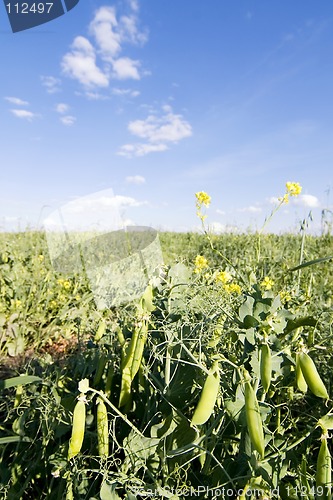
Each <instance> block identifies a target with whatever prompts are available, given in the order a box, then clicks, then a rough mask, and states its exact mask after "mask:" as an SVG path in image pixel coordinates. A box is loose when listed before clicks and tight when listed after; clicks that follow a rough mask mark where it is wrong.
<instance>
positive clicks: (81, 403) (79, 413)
mask: <svg viewBox="0 0 333 500" xmlns="http://www.w3.org/2000/svg"><path fill="white" fill-rule="evenodd" d="M85 423H86V403H85V396H84V394H80V396H79V400H78V402H77V403H76V405H75V408H74V412H73V423H72V436H71V439H70V441H69V448H68V460H70V459H71V458H73V457H75V456H76V455H77V454H78V453H80V451H81V448H82V443H83V438H84V428H85Z"/></svg>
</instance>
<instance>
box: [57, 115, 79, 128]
mask: <svg viewBox="0 0 333 500" xmlns="http://www.w3.org/2000/svg"><path fill="white" fill-rule="evenodd" d="M60 121H61V123H63V124H64V125H66V126H67V127H71V126H72V125H74V123H75V122H76V118H75V116H71V115H66V116H62V117H61V118H60Z"/></svg>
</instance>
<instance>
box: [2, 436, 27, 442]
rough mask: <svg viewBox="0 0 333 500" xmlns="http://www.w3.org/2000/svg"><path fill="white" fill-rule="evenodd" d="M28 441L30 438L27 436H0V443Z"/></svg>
mask: <svg viewBox="0 0 333 500" xmlns="http://www.w3.org/2000/svg"><path fill="white" fill-rule="evenodd" d="M22 441H23V442H25V443H30V442H31V441H32V439H30V438H29V437H28V436H23V437H22V436H7V437H2V438H0V444H9V443H19V442H22Z"/></svg>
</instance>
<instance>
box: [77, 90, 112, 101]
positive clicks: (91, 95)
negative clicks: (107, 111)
mask: <svg viewBox="0 0 333 500" xmlns="http://www.w3.org/2000/svg"><path fill="white" fill-rule="evenodd" d="M78 95H82V94H78ZM84 95H85V96H86V97H87V98H88V99H89V100H90V101H107V100H108V99H111V98H110V96H108V95H105V94H101V93H100V92H91V91H87V92H85V94H84Z"/></svg>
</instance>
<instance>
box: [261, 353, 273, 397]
mask: <svg viewBox="0 0 333 500" xmlns="http://www.w3.org/2000/svg"><path fill="white" fill-rule="evenodd" d="M260 354H261V357H260V378H261V383H262V386H263V388H264V391H265V392H268V390H269V386H270V385H271V378H272V353H271V349H270V347H269V345H268V344H262V345H261V347H260Z"/></svg>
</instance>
